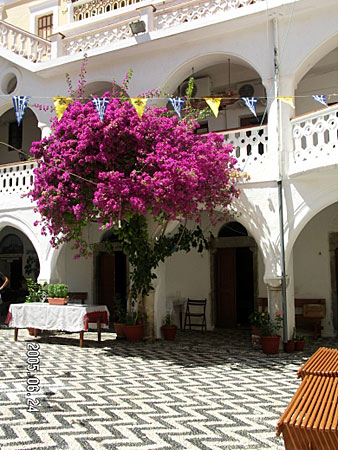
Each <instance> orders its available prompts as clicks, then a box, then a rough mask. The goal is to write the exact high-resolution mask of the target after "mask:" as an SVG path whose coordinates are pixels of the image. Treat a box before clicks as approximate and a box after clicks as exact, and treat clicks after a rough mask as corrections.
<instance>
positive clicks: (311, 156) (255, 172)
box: [0, 104, 338, 196]
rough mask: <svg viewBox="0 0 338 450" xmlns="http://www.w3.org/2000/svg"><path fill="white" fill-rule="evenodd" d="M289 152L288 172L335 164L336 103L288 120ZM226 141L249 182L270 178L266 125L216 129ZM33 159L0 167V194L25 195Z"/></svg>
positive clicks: (271, 166) (272, 162)
mask: <svg viewBox="0 0 338 450" xmlns="http://www.w3.org/2000/svg"><path fill="white" fill-rule="evenodd" d="M291 130H292V133H293V145H294V148H293V152H292V153H291V156H290V161H289V172H288V173H289V175H292V174H297V173H301V172H304V171H307V170H313V169H316V168H318V167H325V166H326V167H327V166H332V165H337V164H338V150H337V142H338V104H335V105H332V106H330V107H328V108H324V109H322V110H319V111H316V112H314V113H310V114H304V115H302V116H300V117H296V118H294V119H292V120H291ZM219 133H220V134H223V135H224V139H225V142H226V143H231V144H232V145H233V146H234V153H233V155H234V156H235V157H236V158H237V160H238V165H239V167H240V168H241V169H242V170H245V171H246V172H248V173H249V175H250V176H251V181H252V182H256V181H265V180H268V179H271V178H272V174H273V173H274V172H273V171H274V170H275V169H276V168H277V162H276V154H274V153H273V152H272V151H270V150H269V146H268V129H267V126H266V125H262V126H257V127H250V128H238V129H233V130H226V131H222V132H219ZM36 167H37V162H36V161H31V162H29V161H25V162H21V163H13V164H4V165H1V166H0V193H1V194H2V195H6V196H8V195H11V194H16V195H19V196H21V195H22V194H26V193H27V192H28V191H29V190H30V187H31V185H32V183H33V177H34V175H33V170H34V168H36Z"/></svg>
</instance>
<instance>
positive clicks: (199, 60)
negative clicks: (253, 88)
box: [165, 51, 263, 92]
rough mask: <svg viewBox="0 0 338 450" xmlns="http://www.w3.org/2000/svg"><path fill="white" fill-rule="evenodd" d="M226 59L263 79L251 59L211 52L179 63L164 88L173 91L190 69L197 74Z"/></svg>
mask: <svg viewBox="0 0 338 450" xmlns="http://www.w3.org/2000/svg"><path fill="white" fill-rule="evenodd" d="M228 58H230V60H231V63H232V64H237V65H241V66H243V67H246V68H249V69H252V70H253V71H255V72H256V73H257V74H258V77H259V78H261V79H262V78H263V74H262V73H260V67H259V66H258V65H257V62H256V61H255V60H254V59H252V60H250V59H247V58H246V59H245V58H244V57H242V56H240V55H239V54H237V53H234V52H230V51H229V52H213V53H202V54H200V55H198V56H195V57H192V58H190V59H188V60H185V61H183V62H181V63H179V64H178V65H177V66H176V67H175V68H174V69H173V70H172V71H171V73H170V74H169V75H168V77H167V79H166V80H165V86H167V87H168V90H169V91H170V92H171V91H174V90H175V89H176V88H177V86H178V85H179V84H180V83H181V82H182V81H183V80H185V79H187V78H189V77H190V76H191V75H192V68H193V69H194V73H195V74H196V73H198V72H200V71H201V70H204V69H206V68H207V67H209V66H214V65H218V64H221V63H227V60H228Z"/></svg>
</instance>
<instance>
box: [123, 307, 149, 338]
mask: <svg viewBox="0 0 338 450" xmlns="http://www.w3.org/2000/svg"><path fill="white" fill-rule="evenodd" d="M145 319H146V317H145V314H144V313H143V314H142V313H141V312H136V311H132V312H130V313H128V314H127V315H126V325H125V327H124V332H125V335H126V338H127V341H128V342H140V341H141V340H142V338H143V335H144V322H145Z"/></svg>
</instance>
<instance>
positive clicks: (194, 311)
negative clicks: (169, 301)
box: [184, 298, 207, 331]
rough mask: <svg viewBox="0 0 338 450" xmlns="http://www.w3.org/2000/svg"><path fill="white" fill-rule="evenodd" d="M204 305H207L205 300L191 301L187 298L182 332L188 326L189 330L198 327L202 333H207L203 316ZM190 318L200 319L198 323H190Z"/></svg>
mask: <svg viewBox="0 0 338 450" xmlns="http://www.w3.org/2000/svg"><path fill="white" fill-rule="evenodd" d="M206 305H207V299H206V298H205V299H203V300H192V299H190V298H188V300H187V307H186V311H185V318H184V330H185V328H186V326H189V329H190V330H191V327H198V328H201V329H202V331H207V324H206V316H205V310H206ZM192 318H197V319H200V321H199V323H196V322H192V321H191V319H192Z"/></svg>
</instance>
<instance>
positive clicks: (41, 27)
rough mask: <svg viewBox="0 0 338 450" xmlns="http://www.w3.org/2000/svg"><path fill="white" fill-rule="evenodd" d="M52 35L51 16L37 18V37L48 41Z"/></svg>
mask: <svg viewBox="0 0 338 450" xmlns="http://www.w3.org/2000/svg"><path fill="white" fill-rule="evenodd" d="M51 34H53V14H48V15H46V16H42V17H39V18H38V36H39V37H41V38H43V39H49V37H50V35H51Z"/></svg>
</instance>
